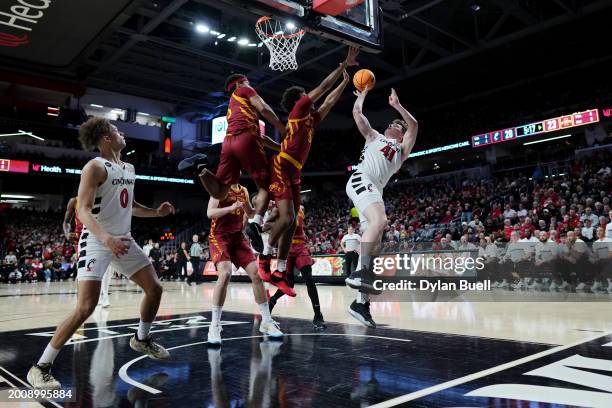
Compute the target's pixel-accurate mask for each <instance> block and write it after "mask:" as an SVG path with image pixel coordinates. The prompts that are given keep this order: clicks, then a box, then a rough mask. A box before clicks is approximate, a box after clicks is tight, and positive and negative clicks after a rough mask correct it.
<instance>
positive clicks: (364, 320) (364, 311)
mask: <svg viewBox="0 0 612 408" xmlns="http://www.w3.org/2000/svg"><path fill="white" fill-rule="evenodd" d="M348 312H349V313H350V315H351V316H353V317H354V318H355V319H357V320H359V322H360V323H361V324H364V325H366V326H368V327H371V328H373V329H375V328H376V323H375V322H374V320H373V319H372V315H371V314H370V302H366V303H359V302H357V301H356V300H353V303H351V305H350V306H349V308H348Z"/></svg>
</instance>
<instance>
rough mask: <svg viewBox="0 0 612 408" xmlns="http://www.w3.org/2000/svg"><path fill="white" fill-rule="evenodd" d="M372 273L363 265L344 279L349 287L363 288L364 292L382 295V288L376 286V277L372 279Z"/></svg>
mask: <svg viewBox="0 0 612 408" xmlns="http://www.w3.org/2000/svg"><path fill="white" fill-rule="evenodd" d="M370 275H371V274H370V273H369V271H368V268H367V267H362V268H361V269H360V270H358V271H355V272H353V273H351V274H350V276H348V277H347V278H346V279H345V280H344V283H346V285H347V286H348V287H350V288H353V289H358V290H361V291H362V292H364V293H369V294H371V295H380V294H381V293H382V290H380V289H376V288H375V287H374V284H373V282H374V279H372V277H371V276H370Z"/></svg>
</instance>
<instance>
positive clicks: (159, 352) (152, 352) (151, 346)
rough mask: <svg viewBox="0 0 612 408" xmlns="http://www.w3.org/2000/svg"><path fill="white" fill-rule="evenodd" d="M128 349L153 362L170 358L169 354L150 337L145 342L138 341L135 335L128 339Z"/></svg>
mask: <svg viewBox="0 0 612 408" xmlns="http://www.w3.org/2000/svg"><path fill="white" fill-rule="evenodd" d="M130 348H131V349H132V350H134V351H138V352H140V353H142V354H146V355H148V356H149V357H151V358H152V359H155V360H165V359H167V358H169V357H170V353H168V350H166V349H165V348H164V347H163V346H162V345H160V344H157V343H156V342H154V341H153V339H152V338H151V335H150V334H149V336H148V337H147V338H146V339H145V340H142V341H141V340H138V339H137V338H136V334H134V335H133V336H132V338H131V339H130Z"/></svg>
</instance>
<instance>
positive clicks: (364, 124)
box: [353, 88, 378, 142]
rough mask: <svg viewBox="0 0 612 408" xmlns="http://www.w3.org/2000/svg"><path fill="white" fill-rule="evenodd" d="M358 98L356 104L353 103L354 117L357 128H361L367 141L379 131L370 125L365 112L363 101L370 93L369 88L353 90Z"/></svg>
mask: <svg viewBox="0 0 612 408" xmlns="http://www.w3.org/2000/svg"><path fill="white" fill-rule="evenodd" d="M353 93H354V94H355V96H357V99H355V104H354V105H353V119H354V120H355V124H356V125H357V129H359V133H361V135H362V136H363V137H364V138H365V140H366V141H367V142H369V141H371V140H373V139H374V138H375V137H376V136H377V135H378V132H377V131H376V130H374V129H372V126H371V125H370V121H368V118H366V117H365V115H364V114H363V102H364V101H365V97H366V96H367V95H368V88H365V89H364V90H363V91H361V92H360V91H355V92H353Z"/></svg>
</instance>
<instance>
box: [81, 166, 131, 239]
mask: <svg viewBox="0 0 612 408" xmlns="http://www.w3.org/2000/svg"><path fill="white" fill-rule="evenodd" d="M94 160H97V161H99V162H101V163H102V164H103V165H104V168H105V169H106V181H104V183H102V185H101V186H99V187H98V190H97V191H96V198H95V199H94V205H93V208H92V211H91V213H92V214H93V216H94V218H95V219H96V221H97V222H98V224H100V226H101V227H102V229H104V230H105V231H106V232H108V233H109V234H111V235H127V234H129V232H130V229H131V225H132V201H133V200H134V183H135V182H136V172H135V171H134V166H132V165H131V164H129V163H123V164H121V165H119V164H115V163H112V162H110V161H108V160H105V159H103V158H101V157H96V158H95V159H94Z"/></svg>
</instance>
